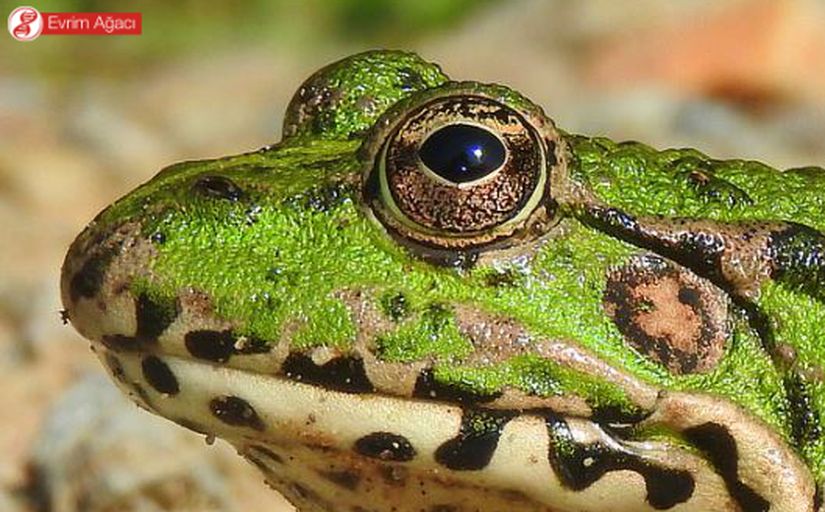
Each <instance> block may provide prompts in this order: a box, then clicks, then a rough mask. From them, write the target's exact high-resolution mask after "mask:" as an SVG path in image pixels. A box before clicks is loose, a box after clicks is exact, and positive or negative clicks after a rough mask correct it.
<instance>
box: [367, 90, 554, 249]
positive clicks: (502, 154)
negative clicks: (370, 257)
mask: <svg viewBox="0 0 825 512" xmlns="http://www.w3.org/2000/svg"><path fill="white" fill-rule="evenodd" d="M391 114H392V113H391ZM396 116H397V117H395V118H394V119H393V120H394V121H395V122H394V123H393V122H392V121H390V122H389V123H387V126H386V127H385V128H384V129H383V131H382V130H379V131H378V133H377V134H373V139H376V138H377V140H373V141H372V143H373V145H374V146H375V153H374V156H373V160H372V162H371V163H372V167H371V169H370V170H369V176H368V182H367V200H368V202H369V203H370V205H371V206H372V209H373V211H374V213H375V214H376V217H377V218H378V219H379V220H380V221H381V222H382V223H383V224H384V225H385V226H386V227H387V228H389V230H390V231H391V232H392V233H393V234H395V235H400V236H402V237H403V238H404V239H406V240H411V241H413V242H416V243H418V244H424V245H425V246H428V247H435V248H439V249H470V248H479V247H487V246H491V245H496V246H498V245H504V244H505V243H506V241H507V240H508V239H511V238H512V237H513V236H514V235H515V234H518V233H523V232H524V230H525V228H526V227H527V226H528V225H529V224H530V223H531V222H530V221H531V219H532V220H535V218H534V217H535V216H536V215H535V214H536V212H537V211H538V210H541V213H542V214H543V217H544V218H545V220H546V217H547V216H548V210H550V209H552V208H547V206H548V205H550V203H552V200H550V199H549V194H548V192H549V182H550V180H549V177H548V164H549V165H551V166H552V165H555V164H556V162H557V157H556V155H555V149H556V141H557V140H558V134H557V133H556V132H555V130H554V129H553V127H552V124H550V123H549V120H547V121H545V120H546V118H544V116H543V115H541V114H540V113H537V112H532V111H531V112H523V111H519V110H517V109H516V108H514V107H511V106H509V105H507V104H504V103H502V102H500V101H498V100H496V99H494V98H489V97H486V96H482V95H466V94H460V95H459V94H456V95H448V96H444V97H440V98H436V99H434V100H431V101H429V102H427V103H424V104H423V105H419V106H417V107H416V108H413V109H411V110H409V111H408V112H404V113H400V114H398V113H396ZM538 117H540V121H539V123H540V124H541V126H536V124H535V121H536V119H537V118H538ZM539 216H542V215H539Z"/></svg>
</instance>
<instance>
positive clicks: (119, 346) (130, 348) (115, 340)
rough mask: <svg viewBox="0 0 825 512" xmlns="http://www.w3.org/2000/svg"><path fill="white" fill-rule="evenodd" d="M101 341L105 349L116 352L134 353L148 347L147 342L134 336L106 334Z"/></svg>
mask: <svg viewBox="0 0 825 512" xmlns="http://www.w3.org/2000/svg"><path fill="white" fill-rule="evenodd" d="M101 341H102V342H103V345H104V346H105V347H106V348H108V349H109V350H114V351H116V352H134V351H136V350H140V349H141V348H144V347H146V346H147V345H148V343H147V342H145V341H143V340H139V339H137V338H135V337H134V336H124V335H122V334H106V335H104V336H103V337H102V338H101Z"/></svg>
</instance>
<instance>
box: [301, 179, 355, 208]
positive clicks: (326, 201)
mask: <svg viewBox="0 0 825 512" xmlns="http://www.w3.org/2000/svg"><path fill="white" fill-rule="evenodd" d="M355 194H356V190H355V188H354V187H353V185H352V184H350V183H344V182H337V183H331V184H328V185H324V186H318V187H314V188H312V189H310V190H308V191H307V192H304V193H302V194H298V195H295V196H292V197H291V198H289V199H287V200H286V203H287V204H289V205H291V206H293V207H296V208H300V209H301V210H306V209H309V210H315V211H317V212H328V211H330V210H332V209H333V208H337V207H339V206H341V205H343V204H345V203H348V202H350V201H352V198H353V196H354V195H355Z"/></svg>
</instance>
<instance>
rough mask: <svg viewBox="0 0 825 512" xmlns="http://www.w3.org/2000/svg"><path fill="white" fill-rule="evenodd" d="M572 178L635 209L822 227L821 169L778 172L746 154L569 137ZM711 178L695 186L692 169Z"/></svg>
mask: <svg viewBox="0 0 825 512" xmlns="http://www.w3.org/2000/svg"><path fill="white" fill-rule="evenodd" d="M567 140H568V141H569V143H570V145H571V147H572V149H573V153H574V155H575V160H576V165H574V166H573V169H572V170H573V172H572V176H573V178H574V179H575V180H576V181H577V182H579V183H581V184H583V185H585V186H587V187H588V188H590V189H591V190H593V192H594V193H595V194H596V196H597V197H598V198H599V199H601V200H602V201H604V202H605V203H606V204H609V205H610V206H612V207H615V208H619V209H621V210H624V211H626V212H629V213H631V214H634V215H665V216H679V217H694V218H700V219H703V218H707V219H716V220H723V221H740V220H761V221H770V220H784V221H793V222H799V223H802V224H807V225H808V226H811V227H814V228H817V229H819V230H820V231H821V230H823V228H825V215H823V212H825V169H822V168H818V167H805V168H799V169H791V170H788V171H785V172H779V171H777V170H776V169H773V168H772V167H769V166H767V165H765V164H762V163H759V162H754V161H749V160H714V159H711V158H710V157H708V156H706V155H704V154H702V153H701V152H699V151H696V150H695V149H668V150H664V151H658V150H655V149H653V148H651V147H650V146H646V145H644V144H641V143H638V142H624V143H616V142H613V141H611V140H609V139H604V138H588V137H581V136H568V137H567ZM694 171H699V172H701V173H703V174H705V175H707V176H708V177H709V178H711V180H710V182H709V183H708V184H707V185H706V186H698V185H697V184H696V183H694V182H693V181H692V180H691V179H690V178H689V175H690V173H691V172H694Z"/></svg>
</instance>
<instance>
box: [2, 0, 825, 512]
mask: <svg viewBox="0 0 825 512" xmlns="http://www.w3.org/2000/svg"><path fill="white" fill-rule="evenodd" d="M30 4H31V5H33V6H34V7H36V8H38V9H40V10H41V11H46V12H55V11H139V12H142V13H143V35H141V36H135V37H130V36H122V37H101V36H85V37H80V36H49V37H41V38H39V39H37V40H35V41H33V42H30V43H19V42H16V41H14V40H13V39H12V38H11V36H9V35H8V34H3V35H0V454H1V455H2V456H0V512H6V511H9V512H24V511H25V512H29V511H33V512H42V511H55V512H72V511H90V512H102V511H116V510H117V511H123V510H134V511H141V512H143V511H173V510H174V511H184V510H187V511H201V510H214V511H244V510H267V511H280V510H291V509H290V508H289V506H288V505H286V504H285V503H284V502H283V501H282V500H280V499H279V497H278V496H277V495H276V494H275V493H273V492H271V491H269V490H268V489H266V488H265V487H264V486H263V485H262V479H261V477H260V476H259V475H258V474H257V473H256V472H255V471H254V470H253V469H252V467H251V466H250V467H247V465H246V464H245V463H243V462H242V461H241V460H240V458H238V457H237V456H235V454H234V453H233V452H232V450H231V449H229V448H228V447H227V446H226V445H224V444H222V443H221V442H217V443H215V444H214V446H212V447H210V448H207V447H206V446H204V439H203V437H202V436H196V435H194V434H189V433H188V432H186V431H184V430H183V429H181V428H178V427H175V426H174V425H172V424H171V423H167V422H165V421H164V420H160V419H157V418H154V417H152V416H150V415H149V414H148V413H145V412H143V411H140V410H138V409H137V408H136V407H134V406H132V405H131V404H128V403H125V402H124V401H123V400H122V399H121V398H120V396H119V394H118V393H117V392H115V391H114V388H113V386H112V385H110V384H109V382H108V381H107V380H106V379H105V378H104V377H103V376H102V374H103V372H102V369H101V367H100V366H99V365H98V363H97V361H96V360H95V359H94V358H93V356H92V354H91V352H90V351H89V350H88V344H87V343H86V342H84V341H83V340H82V339H81V338H80V337H79V336H78V335H76V334H75V332H74V331H73V330H72V329H71V328H70V327H68V326H64V325H63V324H62V323H61V318H60V313H59V312H60V309H61V306H60V302H59V293H58V287H57V285H58V276H59V270H60V265H61V263H62V258H63V255H64V252H65V250H66V248H67V246H68V244H69V243H70V242H71V240H72V239H73V237H74V236H75V235H76V234H77V233H78V232H79V231H80V230H81V228H82V227H83V226H84V224H85V223H86V222H88V221H89V220H90V219H91V218H92V217H93V216H94V215H95V214H96V213H97V212H98V211H99V210H100V209H102V208H103V207H104V206H106V205H107V204H109V203H110V202H111V201H113V200H114V199H116V198H117V197H119V196H121V195H122V194H124V193H126V192H128V191H129V190H130V189H132V188H133V187H135V186H136V185H138V184H139V183H141V182H143V181H145V180H147V179H149V178H150V177H151V176H152V175H153V174H154V173H155V172H156V171H157V170H159V169H160V168H161V167H163V166H165V165H167V164H170V163H173V162H176V161H179V160H183V159H195V158H208V157H218V156H223V155H228V154H233V153H238V152H243V151H248V150H252V149H256V148H258V147H260V146H263V145H265V144H268V143H272V142H274V141H277V140H278V137H279V133H280V125H281V119H282V115H283V111H284V108H285V106H286V104H287V102H288V101H289V98H290V97H291V95H292V93H293V92H294V91H295V90H296V89H297V88H298V86H299V85H300V83H301V82H302V81H303V80H304V78H306V77H307V76H308V75H309V74H310V73H311V72H313V71H314V70H316V69H318V68H319V67H321V66H323V65H325V64H327V63H329V62H331V61H333V60H336V59H338V58H341V57H343V56H345V55H347V54H350V53H352V52H357V51H361V50H364V49H368V48H376V47H386V48H403V49H411V50H415V51H418V52H419V53H420V54H421V55H423V56H424V57H425V58H427V59H429V60H434V61H436V62H439V63H441V65H442V67H443V68H444V70H445V71H446V72H447V73H448V74H449V75H451V76H452V77H453V78H458V79H474V80H481V81H491V82H500V83H504V84H507V85H509V86H512V87H513V88H515V89H518V90H520V91H521V92H522V93H524V94H525V95H527V96H528V97H530V98H531V99H532V100H533V101H535V102H536V103H538V104H539V105H542V106H543V107H544V108H545V110H546V111H547V113H548V114H549V115H550V116H551V117H552V118H554V119H555V120H556V122H557V123H558V125H559V126H561V127H562V128H564V129H565V130H568V131H572V132H581V133H587V134H594V135H595V134H599V135H607V136H610V137H614V138H616V139H638V140H642V141H645V142H647V143H649V144H651V145H653V146H657V147H667V146H692V147H696V148H698V149H700V150H702V151H704V152H706V153H708V154H709V155H711V156H713V157H719V158H724V157H742V158H754V159H759V160H763V161H765V162H767V163H769V164H772V165H774V166H777V167H781V168H786V167H793V166H803V165H814V164H816V165H823V164H825V1H823V0H729V1H719V0H679V1H676V2H661V1H658V0H630V1H624V2H615V1H613V0H579V1H576V2H571V1H564V0H510V1H493V0H487V1H472V0H438V1H432V2H423V1H419V0H389V1H379V0H361V1H358V0H326V1H323V0H307V1H297V0H296V1H287V0H275V1H264V0H247V1H245V2H242V3H241V2H231V1H215V2H209V3H208V4H207V3H206V2H202V1H195V0H183V1H178V2H165V1H162V0H149V1H144V2H118V1H114V0H111V1H94V0H86V1H83V0H74V1H71V0H65V1H43V2H34V1H32V2H30ZM17 5H19V4H16V3H12V2H7V1H5V0H2V1H0V7H2V8H1V9H0V12H2V13H4V16H7V15H8V13H10V12H11V10H12V9H13V8H15V7H17ZM207 441H210V444H211V441H212V440H207Z"/></svg>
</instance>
